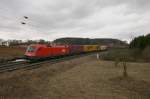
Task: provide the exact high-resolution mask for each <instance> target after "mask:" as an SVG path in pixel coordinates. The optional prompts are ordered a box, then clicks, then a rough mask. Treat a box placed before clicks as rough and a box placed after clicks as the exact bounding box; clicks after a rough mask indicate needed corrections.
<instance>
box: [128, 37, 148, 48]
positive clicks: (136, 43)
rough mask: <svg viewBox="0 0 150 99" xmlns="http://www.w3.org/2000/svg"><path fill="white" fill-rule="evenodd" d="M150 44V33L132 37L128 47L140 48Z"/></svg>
mask: <svg viewBox="0 0 150 99" xmlns="http://www.w3.org/2000/svg"><path fill="white" fill-rule="evenodd" d="M149 46H150V34H148V35H145V36H144V35H143V36H139V37H136V38H134V39H133V40H132V41H131V43H130V48H138V49H140V50H143V49H145V48H146V47H149Z"/></svg>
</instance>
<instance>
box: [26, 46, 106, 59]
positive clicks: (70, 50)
mask: <svg viewBox="0 0 150 99" xmlns="http://www.w3.org/2000/svg"><path fill="white" fill-rule="evenodd" d="M106 49H107V46H104V45H103V46H100V45H56V46H49V45H46V44H32V45H30V46H28V47H27V50H26V52H25V57H26V58H27V59H29V60H40V59H47V58H53V57H60V56H67V55H74V54H81V53H88V52H95V51H103V50H106Z"/></svg>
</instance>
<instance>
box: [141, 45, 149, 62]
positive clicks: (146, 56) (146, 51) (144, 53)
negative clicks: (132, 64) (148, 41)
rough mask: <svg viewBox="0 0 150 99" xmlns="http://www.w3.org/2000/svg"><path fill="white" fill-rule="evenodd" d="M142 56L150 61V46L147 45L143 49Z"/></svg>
mask: <svg viewBox="0 0 150 99" xmlns="http://www.w3.org/2000/svg"><path fill="white" fill-rule="evenodd" d="M142 58H143V59H144V60H146V61H149V62H150V46H148V47H146V48H145V49H144V50H143V51H142Z"/></svg>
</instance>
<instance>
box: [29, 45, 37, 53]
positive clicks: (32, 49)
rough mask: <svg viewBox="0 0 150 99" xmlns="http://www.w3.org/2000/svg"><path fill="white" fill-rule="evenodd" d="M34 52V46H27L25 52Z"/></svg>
mask: <svg viewBox="0 0 150 99" xmlns="http://www.w3.org/2000/svg"><path fill="white" fill-rule="evenodd" d="M35 50H36V48H35V47H34V46H29V47H28V48H27V52H34V51H35Z"/></svg>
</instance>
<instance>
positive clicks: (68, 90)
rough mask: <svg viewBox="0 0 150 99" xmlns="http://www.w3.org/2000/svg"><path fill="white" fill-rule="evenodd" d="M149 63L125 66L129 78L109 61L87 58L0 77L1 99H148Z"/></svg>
mask: <svg viewBox="0 0 150 99" xmlns="http://www.w3.org/2000/svg"><path fill="white" fill-rule="evenodd" d="M149 66H150V64H148V63H141V64H140V63H129V64H128V73H129V75H130V77H129V78H122V77H121V75H122V73H121V72H122V71H121V70H122V69H121V66H120V67H117V68H116V67H114V63H113V62H108V61H101V60H97V59H96V56H87V57H82V58H78V59H73V60H70V61H66V62H62V63H58V64H53V65H51V66H43V67H42V68H39V69H36V70H32V71H18V72H15V73H11V74H9V73H6V74H3V75H1V77H0V87H1V88H0V97H1V98H3V99H137V98H138V99H149V98H150V93H149V92H150V79H149V78H150V76H149V75H150V68H149Z"/></svg>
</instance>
